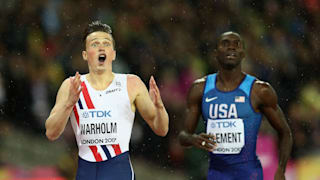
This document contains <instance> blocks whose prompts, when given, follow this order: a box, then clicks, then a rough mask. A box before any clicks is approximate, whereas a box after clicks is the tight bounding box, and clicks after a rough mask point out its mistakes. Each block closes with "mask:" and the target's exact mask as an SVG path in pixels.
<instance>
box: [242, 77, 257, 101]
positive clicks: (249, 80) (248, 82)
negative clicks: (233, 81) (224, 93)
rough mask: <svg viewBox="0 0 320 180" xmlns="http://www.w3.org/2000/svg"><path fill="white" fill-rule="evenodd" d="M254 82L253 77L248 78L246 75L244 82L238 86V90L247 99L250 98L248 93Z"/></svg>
mask: <svg viewBox="0 0 320 180" xmlns="http://www.w3.org/2000/svg"><path fill="white" fill-rule="evenodd" d="M255 80H256V78H255V77H253V76H250V75H248V74H247V75H246V77H245V79H244V81H243V82H242V83H241V85H240V86H239V89H241V90H243V91H244V92H245V93H246V95H247V96H248V97H250V91H251V87H252V85H253V82H254V81H255Z"/></svg>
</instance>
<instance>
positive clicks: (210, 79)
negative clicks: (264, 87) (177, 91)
mask: <svg viewBox="0 0 320 180" xmlns="http://www.w3.org/2000/svg"><path fill="white" fill-rule="evenodd" d="M216 76H217V75H216V74H211V75H208V76H207V80H206V85H205V89H204V93H203V98H202V116H203V119H204V121H205V124H206V133H208V134H213V135H215V137H216V141H217V148H216V149H215V150H214V152H212V153H211V152H210V167H217V166H219V167H221V166H223V165H231V164H235V163H243V162H248V161H254V160H258V158H257V155H256V140H257V134H258V131H259V127H260V124H261V118H262V115H261V114H260V113H257V112H255V111H254V109H253V107H252V105H251V101H250V94H251V89H252V86H253V83H254V81H255V80H256V78H255V77H253V76H250V75H246V76H245V78H244V80H243V81H242V82H241V84H240V85H239V86H238V87H237V88H236V89H235V90H233V91H229V92H222V91H220V90H218V89H217V88H216Z"/></svg>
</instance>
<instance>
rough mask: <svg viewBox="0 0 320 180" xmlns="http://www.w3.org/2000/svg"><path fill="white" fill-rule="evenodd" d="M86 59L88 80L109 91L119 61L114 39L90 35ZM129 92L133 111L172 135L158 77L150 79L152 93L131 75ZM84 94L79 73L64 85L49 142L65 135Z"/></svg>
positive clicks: (156, 129) (49, 122)
mask: <svg viewBox="0 0 320 180" xmlns="http://www.w3.org/2000/svg"><path fill="white" fill-rule="evenodd" d="M100 55H105V56H106V60H105V61H104V62H101V61H99V56H100ZM82 57H83V59H84V60H85V61H87V62H88V66H89V73H88V74H86V78H87V80H88V82H89V83H90V85H91V86H92V87H93V88H94V89H96V90H103V89H106V88H107V87H108V86H109V85H110V84H111V82H112V80H113V78H114V74H113V72H112V62H113V61H114V60H115V57H116V52H115V50H114V47H113V44H112V36H111V35H110V34H108V33H105V32H100V31H98V32H93V33H91V34H89V35H88V36H87V39H86V50H84V51H83V52H82ZM127 89H128V94H129V98H130V102H131V109H132V111H133V112H135V110H136V109H138V111H139V112H140V114H141V116H142V117H143V119H144V120H145V121H146V122H147V124H148V125H149V126H150V127H151V129H152V130H153V131H154V133H155V134H157V135H159V136H165V135H166V134H167V133H168V124H169V118H168V114H167V111H166V109H165V106H164V105H163V102H162V99H161V95H160V91H159V88H158V86H157V85H156V82H155V80H154V78H153V77H151V78H150V81H149V92H148V90H147V87H146V86H145V84H144V83H143V82H142V80H141V79H140V78H139V77H138V76H136V75H128V76H127ZM81 91H82V88H81V80H80V74H79V73H78V72H77V73H76V74H75V76H73V77H70V78H68V79H66V80H65V81H64V82H63V83H62V85H61V87H60V89H59V91H58V94H57V98H56V103H55V105H54V107H53V109H52V110H51V113H50V115H49V117H48V119H47V120H46V124H45V126H46V136H47V137H48V139H49V140H56V139H57V138H59V137H60V135H61V134H62V133H63V131H64V129H65V127H66V124H67V122H68V119H69V116H70V114H71V112H72V109H73V107H74V105H75V104H76V103H77V101H78V100H79V97H80V93H81Z"/></svg>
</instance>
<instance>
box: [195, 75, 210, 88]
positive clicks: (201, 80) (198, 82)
mask: <svg viewBox="0 0 320 180" xmlns="http://www.w3.org/2000/svg"><path fill="white" fill-rule="evenodd" d="M206 80H207V76H203V77H201V78H199V79H196V80H194V81H193V83H192V86H201V85H204V84H205V83H206Z"/></svg>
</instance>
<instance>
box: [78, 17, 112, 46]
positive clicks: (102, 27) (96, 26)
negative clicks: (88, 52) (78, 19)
mask: <svg viewBox="0 0 320 180" xmlns="http://www.w3.org/2000/svg"><path fill="white" fill-rule="evenodd" d="M98 31H101V32H105V33H108V34H110V36H111V37H112V45H113V48H114V49H115V45H116V43H115V41H114V38H113V36H112V29H111V27H110V26H109V25H108V24H104V23H102V22H101V21H92V22H91V23H90V24H88V26H87V28H86V29H85V31H84V33H83V37H82V40H83V42H84V45H85V44H86V39H87V37H88V36H89V34H91V33H93V32H98ZM84 47H85V46H84Z"/></svg>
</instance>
